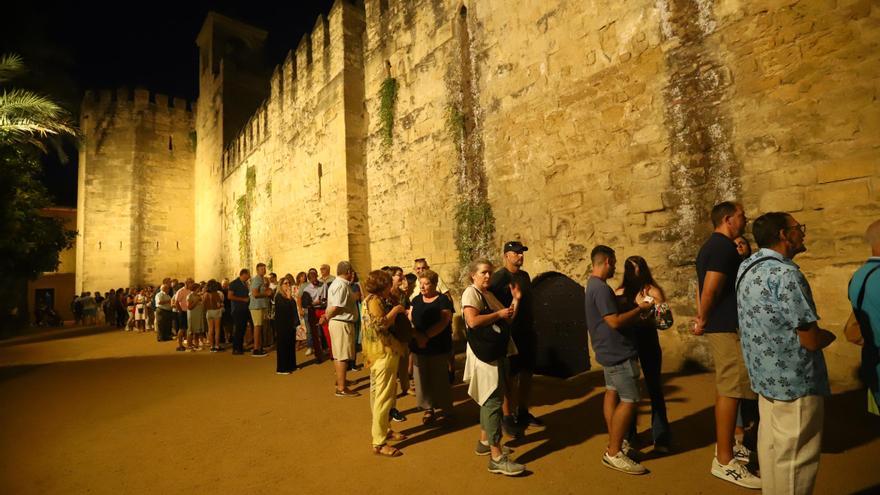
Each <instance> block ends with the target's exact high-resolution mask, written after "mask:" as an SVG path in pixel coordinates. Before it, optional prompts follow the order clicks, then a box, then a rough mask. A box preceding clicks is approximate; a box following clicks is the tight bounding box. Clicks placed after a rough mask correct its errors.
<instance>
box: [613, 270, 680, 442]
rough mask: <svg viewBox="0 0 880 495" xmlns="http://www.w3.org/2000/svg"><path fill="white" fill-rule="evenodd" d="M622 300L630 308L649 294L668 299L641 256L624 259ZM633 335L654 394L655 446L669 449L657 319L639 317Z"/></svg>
mask: <svg viewBox="0 0 880 495" xmlns="http://www.w3.org/2000/svg"><path fill="white" fill-rule="evenodd" d="M615 294H616V295H617V296H618V304H619V308H620V310H621V311H628V310H630V309H632V308H634V307H636V306H638V303H640V302H642V301H644V300H645V298H653V300H654V301H653V302H654V304H662V303H664V302H666V294H665V293H664V292H663V288H662V287H660V284H658V283H657V282H656V281H655V280H654V277H653V275H651V269H650V268H649V267H648V262H647V261H645V258H642V257H641V256H630V257H629V258H627V259H626V262H625V263H624V271H623V282H622V283H621V284H620V287H618V288H617V290H616V291H615ZM633 327H634V332H633V335H634V336H635V339H636V347H637V349H638V352H639V362H640V363H641V365H642V372H643V373H644V374H645V385H647V387H648V395H649V396H650V397H651V435H652V437H653V439H654V450H655V451H656V452H658V453H667V452H669V419H667V417H666V399H665V398H664V396H663V384H662V382H661V375H660V372H661V368H662V364H663V350H662V349H661V348H660V339H659V338H658V336H657V322H656V321H655V320H654V318H653V317H650V318H646V319H639V320H637V321H636V322H635V323H634V324H633ZM634 436H635V420H633V427H632V429H631V430H630V438H633V437H634Z"/></svg>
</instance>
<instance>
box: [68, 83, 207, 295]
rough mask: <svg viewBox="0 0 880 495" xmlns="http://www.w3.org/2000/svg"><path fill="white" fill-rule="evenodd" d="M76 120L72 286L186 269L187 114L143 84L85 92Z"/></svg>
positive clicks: (144, 279) (189, 257) (125, 283)
mask: <svg viewBox="0 0 880 495" xmlns="http://www.w3.org/2000/svg"><path fill="white" fill-rule="evenodd" d="M80 125H81V128H82V133H83V141H84V142H83V144H82V146H81V147H80V152H79V186H78V195H77V198H78V199H77V230H78V232H79V235H80V239H79V242H78V243H77V254H76V291H77V292H80V291H82V290H96V289H100V290H107V289H109V288H111V287H129V286H135V285H138V284H143V283H157V282H158V280H157V279H158V278H159V277H163V276H178V275H179V276H183V275H186V274H190V273H191V272H192V263H193V236H192V232H193V217H192V195H193V188H192V176H193V163H194V151H195V133H194V130H193V115H192V111H191V110H190V109H189V108H188V105H187V102H186V101H185V100H176V99H169V98H168V97H167V96H164V95H159V94H151V93H150V92H148V91H146V90H142V89H136V90H134V92H131V91H129V90H127V89H119V90H117V91H115V92H114V91H101V92H99V93H92V92H87V93H86V96H85V98H84V99H83V103H82V111H81V121H80Z"/></svg>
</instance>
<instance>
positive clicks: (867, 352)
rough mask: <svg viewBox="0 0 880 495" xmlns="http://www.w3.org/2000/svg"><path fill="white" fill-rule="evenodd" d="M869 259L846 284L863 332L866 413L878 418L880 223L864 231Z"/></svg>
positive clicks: (879, 376)
mask: <svg viewBox="0 0 880 495" xmlns="http://www.w3.org/2000/svg"><path fill="white" fill-rule="evenodd" d="M865 241H867V242H868V245H869V246H871V257H870V258H868V261H867V262H865V264H864V265H862V267H861V268H859V269H858V270H856V273H855V274H853V277H852V279H851V280H850V283H849V301H850V303H851V304H852V307H853V311H854V312H855V313H856V315H858V322H859V327H860V329H861V331H862V343H861V344H859V345H861V346H862V365H861V375H862V382H863V383H864V384H865V385H866V386H867V387H868V404H869V408H868V410H869V411H870V412H871V413H872V414H877V415H880V410H878V405H880V352H878V347H880V220H877V221H876V222H874V223H872V224H871V225H870V226H869V227H868V230H867V231H866V232H865Z"/></svg>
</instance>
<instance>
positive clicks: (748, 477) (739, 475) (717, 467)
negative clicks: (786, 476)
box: [712, 457, 761, 490]
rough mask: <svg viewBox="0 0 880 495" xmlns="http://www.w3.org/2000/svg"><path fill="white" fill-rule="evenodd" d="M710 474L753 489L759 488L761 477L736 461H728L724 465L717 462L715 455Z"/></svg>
mask: <svg viewBox="0 0 880 495" xmlns="http://www.w3.org/2000/svg"><path fill="white" fill-rule="evenodd" d="M712 475H713V476H715V477H717V478H721V479H723V480H724V481H729V482H731V483H733V484H734V485H739V486H742V487H745V488H752V489H755V490H760V489H761V478H758V477H757V476H755V475H754V474H752V473H750V472H749V470H748V469H746V467H745V466H743V465H742V464H740V463H738V462H736V461H730V464H728V465H726V466H725V465H723V464H721V463H720V462H718V458H717V457H716V458H714V459H712Z"/></svg>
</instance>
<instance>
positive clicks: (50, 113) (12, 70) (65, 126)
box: [0, 53, 76, 151]
mask: <svg viewBox="0 0 880 495" xmlns="http://www.w3.org/2000/svg"><path fill="white" fill-rule="evenodd" d="M24 71H25V66H24V63H23V61H22V58H21V57H20V56H19V55H16V54H14V53H9V54H5V55H0V87H2V86H3V85H5V84H4V83H6V82H8V81H9V80H11V79H12V78H14V77H16V76H18V75H20V74H22V73H23V72H24ZM69 119H70V117H69V115H68V113H67V112H66V111H65V110H64V109H63V108H61V107H60V106H58V104H57V103H55V102H54V101H52V100H51V99H49V98H47V97H45V96H41V95H38V94H36V93H32V92H30V91H26V90H23V89H14V88H12V89H6V88H2V91H0V144H24V143H28V144H33V145H35V146H37V147H38V148H40V149H41V150H43V151H45V150H46V148H45V145H44V144H43V140H44V139H45V138H47V137H57V136H61V135H71V136H75V135H76V129H75V128H74V127H73V125H72V124H71V123H70V120H69Z"/></svg>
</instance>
